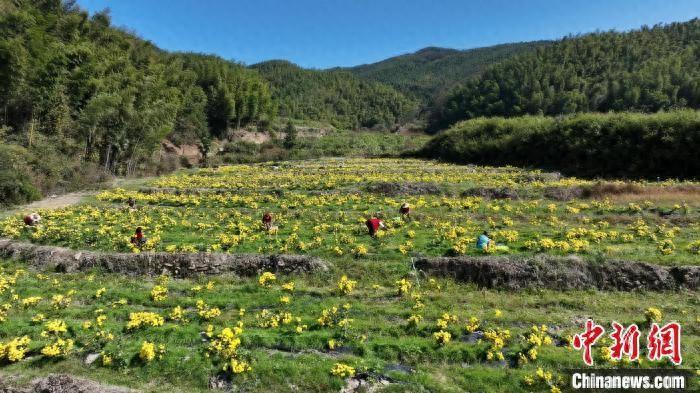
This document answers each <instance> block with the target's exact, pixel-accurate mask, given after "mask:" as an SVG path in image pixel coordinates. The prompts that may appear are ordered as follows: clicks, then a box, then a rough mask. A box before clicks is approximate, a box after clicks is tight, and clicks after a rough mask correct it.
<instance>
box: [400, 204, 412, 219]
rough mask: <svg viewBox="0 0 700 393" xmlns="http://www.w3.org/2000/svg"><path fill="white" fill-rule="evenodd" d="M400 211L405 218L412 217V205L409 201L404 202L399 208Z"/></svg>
mask: <svg viewBox="0 0 700 393" xmlns="http://www.w3.org/2000/svg"><path fill="white" fill-rule="evenodd" d="M399 213H400V214H401V218H403V219H407V218H411V206H410V205H409V204H408V202H404V203H403V204H402V205H401V207H400V208H399Z"/></svg>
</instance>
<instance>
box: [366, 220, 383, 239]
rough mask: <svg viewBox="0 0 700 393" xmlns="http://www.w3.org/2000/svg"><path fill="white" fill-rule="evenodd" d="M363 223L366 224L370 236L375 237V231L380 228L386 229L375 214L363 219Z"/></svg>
mask: <svg viewBox="0 0 700 393" xmlns="http://www.w3.org/2000/svg"><path fill="white" fill-rule="evenodd" d="M365 225H367V230H368V232H369V235H370V236H372V237H377V232H378V231H379V230H380V229H386V226H385V225H384V222H383V221H382V220H381V219H379V218H377V217H376V216H372V217H370V218H368V219H367V221H365Z"/></svg>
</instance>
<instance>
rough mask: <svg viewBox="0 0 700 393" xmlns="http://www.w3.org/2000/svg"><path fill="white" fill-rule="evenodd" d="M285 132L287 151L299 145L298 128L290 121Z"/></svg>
mask: <svg viewBox="0 0 700 393" xmlns="http://www.w3.org/2000/svg"><path fill="white" fill-rule="evenodd" d="M284 132H285V136H284V143H283V144H284V147H285V149H291V148H293V147H294V145H296V143H297V128H296V127H294V124H292V122H291V121H289V122H287V126H286V127H284Z"/></svg>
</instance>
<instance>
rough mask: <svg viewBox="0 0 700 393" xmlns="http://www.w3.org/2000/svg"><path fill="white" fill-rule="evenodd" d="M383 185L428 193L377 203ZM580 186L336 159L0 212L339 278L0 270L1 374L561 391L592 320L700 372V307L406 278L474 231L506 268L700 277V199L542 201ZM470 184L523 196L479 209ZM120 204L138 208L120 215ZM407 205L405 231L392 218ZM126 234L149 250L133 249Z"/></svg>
mask: <svg viewBox="0 0 700 393" xmlns="http://www.w3.org/2000/svg"><path fill="white" fill-rule="evenodd" d="M395 182H399V183H411V184H422V185H425V184H430V185H431V187H430V188H426V190H429V191H430V192H424V191H421V189H420V188H419V187H416V188H415V189H416V190H418V191H416V192H413V193H412V194H410V195H404V196H391V195H384V194H381V193H378V192H376V190H377V188H378V187H379V188H381V187H382V185H383V184H385V183H395ZM591 184H592V183H591V182H589V181H583V180H577V179H568V178H559V177H558V176H553V175H551V174H545V173H540V172H532V171H524V170H520V169H516V168H484V167H467V166H452V165H442V164H435V163H428V162H422V161H415V160H384V159H382V160H360V159H357V160H342V161H338V160H330V159H329V160H315V161H300V162H289V163H277V164H259V165H250V166H232V167H225V168H220V169H216V170H214V169H211V170H209V169H207V170H200V171H188V172H181V173H178V174H175V175H172V176H168V177H163V178H159V179H156V180H153V181H151V182H150V183H149V184H148V186H149V187H151V188H149V189H144V190H141V191H139V190H138V189H114V190H108V191H105V192H102V193H101V194H99V195H97V196H96V197H95V198H94V199H93V200H90V201H88V203H86V204H82V205H78V206H73V207H69V208H64V209H58V210H53V211H49V210H46V211H40V212H39V213H40V214H41V215H42V218H43V220H42V222H41V224H40V225H39V226H34V227H25V226H24V224H23V223H22V220H21V219H22V217H21V215H13V216H9V217H7V218H5V219H4V220H3V221H2V223H1V224H0V231H1V232H2V234H1V235H0V237H5V238H8V237H9V238H14V239H25V240H28V241H32V242H36V243H42V244H52V245H62V246H68V247H71V248H75V249H95V250H106V251H123V252H150V251H151V250H156V251H165V252H197V251H210V252H231V253H264V254H273V253H291V254H310V255H315V256H319V257H321V258H323V259H326V260H328V261H329V262H331V264H332V265H331V268H330V270H329V271H327V272H317V273H309V274H307V275H297V276H282V275H279V274H277V275H276V274H274V273H272V272H261V273H260V274H259V275H258V276H257V277H254V278H238V277H233V276H228V275H222V276H210V277H198V278H192V279H175V278H171V277H167V276H161V277H154V278H149V277H144V278H142V279H135V278H133V277H126V276H121V275H116V274H110V273H104V272H100V271H91V272H81V273H53V272H45V271H37V270H33V269H30V268H28V267H26V266H24V265H23V264H22V263H21V262H18V261H0V267H1V268H2V270H0V378H1V377H2V376H3V375H18V374H22V376H23V377H24V378H26V379H27V380H28V379H30V378H31V377H33V376H35V375H43V374H46V373H49V372H68V373H71V374H76V375H81V376H86V377H88V378H92V379H96V380H99V381H101V382H106V383H112V384H118V385H127V386H130V387H134V388H137V389H141V390H144V391H171V392H173V391H174V392H198V391H202V392H204V391H210V390H209V387H210V386H224V387H226V386H228V387H229V388H231V390H234V391H251V392H267V391H304V392H305V391H319V392H325V391H340V389H341V388H343V387H344V386H345V385H346V384H347V383H348V382H347V381H348V378H352V377H354V378H358V379H361V380H362V381H363V382H367V383H370V384H371V385H373V386H374V387H375V388H378V389H379V390H381V391H402V392H403V391H435V392H460V391H493V392H503V391H508V392H530V391H537V392H539V391H547V392H557V391H560V389H562V388H563V385H564V381H563V378H564V374H563V372H562V370H564V369H567V368H580V367H582V366H583V363H582V359H581V353H580V352H579V351H576V350H574V349H573V348H572V346H571V341H572V337H573V336H574V335H575V334H578V333H580V332H581V331H582V328H581V327H582V325H583V324H584V323H585V321H586V319H587V318H594V319H595V320H596V322H597V323H599V324H602V325H604V326H606V328H609V327H610V324H611V322H612V321H617V322H620V323H622V324H624V325H628V324H631V323H636V324H638V325H639V327H640V329H641V330H642V331H644V332H646V331H648V328H649V326H650V324H651V323H652V322H670V321H676V322H679V323H681V324H682V326H683V342H682V349H683V364H682V367H683V368H687V369H691V370H696V369H698V368H700V356H699V355H698V354H699V353H700V313H699V312H698V309H699V307H698V304H700V298H699V297H698V295H697V293H695V292H686V291H683V292H666V293H664V292H648V293H646V292H645V293H626V292H599V291H592V290H591V291H550V290H534V289H533V290H525V291H519V292H509V291H498V290H487V289H482V288H477V287H475V286H473V285H470V284H464V283H459V282H455V281H454V280H451V279H442V278H440V279H435V278H430V277H426V276H424V275H422V274H417V273H416V272H415V271H413V270H412V267H411V257H412V256H416V255H433V256H441V255H463V254H466V255H479V254H480V253H483V252H481V251H477V250H476V248H475V246H474V243H475V241H476V236H477V235H478V234H479V233H481V232H482V231H484V230H488V231H489V232H490V233H491V235H492V237H493V238H494V240H495V241H496V242H497V243H500V244H503V245H506V246H507V248H505V247H503V248H499V249H498V250H497V251H495V252H496V253H501V254H504V255H508V254H534V253H538V252H544V253H553V254H561V255H568V254H578V255H580V256H581V257H583V258H590V259H594V260H600V261H602V263H604V261H605V259H606V258H615V259H629V260H641V261H646V262H653V263H656V264H667V265H675V264H679V265H680V264H696V265H697V264H700V227H699V226H698V222H699V221H700V213H699V209H700V205H698V198H695V199H692V198H690V197H689V198H688V199H687V200H669V199H668V198H658V197H657V196H655V195H652V196H650V197H649V200H645V198H646V196H645V195H638V196H637V197H635V199H634V200H628V199H623V198H618V197H614V196H613V197H611V198H610V199H606V198H590V199H580V198H578V199H573V200H570V201H558V200H554V199H550V198H547V197H546V190H547V189H550V188H572V187H586V186H589V185H591ZM678 184H679V183H672V182H667V183H658V184H657V183H649V184H642V185H641V186H642V187H667V186H668V187H670V186H677V185H678ZM683 185H686V186H692V185H693V184H691V183H684V184H683ZM477 187H479V188H489V189H505V188H507V189H509V190H512V191H514V192H515V193H517V195H518V199H512V200H510V199H489V198H485V197H481V196H474V195H472V194H471V193H470V192H469V190H473V189H475V188H477ZM159 189H160V190H159ZM369 190H372V191H369ZM436 190H437V191H436ZM438 192H439V193H438ZM129 198H134V199H135V200H136V203H137V205H138V208H137V209H136V210H129V209H127V208H125V205H126V201H127V200H128V199H129ZM404 202H408V203H409V204H410V206H411V209H412V212H411V217H410V219H404V218H402V217H401V216H400V214H399V213H398V209H399V206H400V205H401V204H402V203H404ZM267 211H269V212H271V213H272V215H273V217H274V221H273V224H274V226H273V229H272V230H269V231H265V230H264V229H263V224H262V222H261V218H262V216H263V214H264V213H265V212H267ZM377 212H381V214H380V215H381V216H382V218H383V219H384V221H385V223H386V226H387V229H386V230H385V231H379V232H378V237H377V238H376V239H373V238H371V237H369V236H368V235H367V228H366V227H365V223H364V221H365V220H366V219H367V217H368V215H371V214H375V213H377ZM137 226H140V227H142V228H143V229H144V233H145V235H146V237H147V243H146V245H145V246H144V248H143V249H137V248H134V247H132V246H131V243H130V242H129V238H130V236H131V235H132V234H133V231H134V228H135V227H137ZM607 345H610V339H609V338H607V337H606V338H605V339H603V341H602V342H599V343H598V344H597V345H596V347H595V349H594V359H595V362H596V365H597V366H599V367H625V368H649V367H655V368H659V367H662V368H667V367H668V368H671V367H675V366H673V365H671V364H670V363H669V362H668V361H666V360H664V361H657V362H652V361H649V360H648V359H647V358H646V348H642V356H641V358H640V359H642V360H640V361H634V362H631V361H628V360H626V359H623V360H621V361H615V360H613V359H611V357H610V353H609V351H608V350H607V347H606V346H607Z"/></svg>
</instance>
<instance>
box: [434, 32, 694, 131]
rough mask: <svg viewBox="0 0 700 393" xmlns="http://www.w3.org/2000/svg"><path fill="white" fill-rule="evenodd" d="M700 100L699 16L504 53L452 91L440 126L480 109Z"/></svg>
mask: <svg viewBox="0 0 700 393" xmlns="http://www.w3.org/2000/svg"><path fill="white" fill-rule="evenodd" d="M678 107H691V108H699V107H700V20H697V19H694V20H691V21H688V22H685V23H673V24H669V25H658V26H654V27H652V28H648V27H643V28H642V29H640V30H636V31H632V32H627V33H618V32H604V33H595V34H588V35H584V36H574V37H567V38H564V39H563V40H561V41H559V42H557V43H555V44H552V45H548V46H544V47H541V48H538V49H537V50H536V51H533V52H528V53H523V54H520V55H518V56H516V57H514V58H511V59H508V60H505V61H503V62H501V63H499V64H497V65H495V66H493V67H491V68H489V69H488V70H486V71H484V73H483V74H482V75H481V76H480V77H478V78H476V79H473V80H471V81H469V82H467V83H466V84H464V85H463V86H461V87H459V88H456V89H455V90H454V91H452V92H451V93H450V94H449V95H448V97H447V99H446V100H445V101H444V102H443V103H441V105H440V106H439V107H438V108H437V109H436V110H435V112H434V113H433V114H432V116H431V121H430V127H431V129H432V130H440V129H444V128H446V127H448V126H449V125H451V124H453V123H455V122H457V121H459V120H463V119H470V118H475V117H479V116H508V117H510V116H519V115H524V114H545V115H559V114H567V113H575V112H594V111H597V112H606V111H611V110H612V111H622V110H634V111H645V112H655V111H658V110H663V109H671V108H678Z"/></svg>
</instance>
